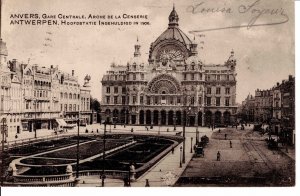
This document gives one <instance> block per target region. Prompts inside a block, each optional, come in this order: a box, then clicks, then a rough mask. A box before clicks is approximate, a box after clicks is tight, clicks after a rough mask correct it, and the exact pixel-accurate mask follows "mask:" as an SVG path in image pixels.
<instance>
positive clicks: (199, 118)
mask: <svg viewBox="0 0 300 196" xmlns="http://www.w3.org/2000/svg"><path fill="white" fill-rule="evenodd" d="M198 126H202V112H198Z"/></svg>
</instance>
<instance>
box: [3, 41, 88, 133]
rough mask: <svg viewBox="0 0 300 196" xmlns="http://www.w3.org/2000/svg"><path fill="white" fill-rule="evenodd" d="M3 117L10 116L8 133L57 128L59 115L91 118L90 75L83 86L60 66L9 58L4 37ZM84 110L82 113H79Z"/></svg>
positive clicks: (68, 119)
mask: <svg viewBox="0 0 300 196" xmlns="http://www.w3.org/2000/svg"><path fill="white" fill-rule="evenodd" d="M0 45H1V51H0V52H1V53H0V60H1V61H0V62H1V64H0V65H1V66H0V82H1V83H0V85H1V89H0V90H1V91H0V95H1V104H0V105H1V108H0V111H1V118H6V120H7V126H8V134H16V133H20V132H21V131H34V130H35V129H57V128H58V126H59V122H62V121H57V119H64V120H65V121H66V122H67V123H68V124H75V123H76V122H77V119H78V118H80V119H81V122H82V123H84V124H89V123H90V122H91V110H90V107H89V105H90V85H89V80H90V77H89V76H87V77H86V78H85V81H84V85H83V86H80V85H79V82H78V78H77V77H76V76H75V75H74V71H72V74H69V73H65V72H62V71H60V70H59V69H58V67H57V66H56V67H54V66H50V67H42V66H38V65H31V64H24V63H19V62H18V61H17V60H15V59H13V60H11V61H8V59H7V57H8V53H7V49H6V44H5V42H3V41H2V40H0ZM79 112H80V117H79Z"/></svg>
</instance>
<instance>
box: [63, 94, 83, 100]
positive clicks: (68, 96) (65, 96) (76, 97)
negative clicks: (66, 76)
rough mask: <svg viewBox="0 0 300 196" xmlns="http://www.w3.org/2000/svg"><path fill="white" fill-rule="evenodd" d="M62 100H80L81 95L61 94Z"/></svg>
mask: <svg viewBox="0 0 300 196" xmlns="http://www.w3.org/2000/svg"><path fill="white" fill-rule="evenodd" d="M60 98H61V99H68V98H69V99H80V94H75V93H74V94H72V93H69V95H68V93H60Z"/></svg>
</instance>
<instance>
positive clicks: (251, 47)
mask: <svg viewBox="0 0 300 196" xmlns="http://www.w3.org/2000/svg"><path fill="white" fill-rule="evenodd" d="M2 1H3V8H2V12H3V13H2V17H1V20H2V25H3V26H2V27H3V28H2V39H3V40H4V41H5V42H6V43H7V47H8V52H9V58H10V59H13V58H15V59H18V61H23V62H28V59H29V58H30V63H37V64H40V65H42V66H50V65H59V67H60V69H62V70H64V71H68V72H71V70H72V69H75V73H76V74H77V75H78V77H79V79H80V81H83V78H84V76H85V75H86V74H89V75H91V77H92V80H91V82H92V95H93V97H96V98H99V99H101V83H100V81H101V78H102V75H103V74H104V73H105V72H106V71H107V70H108V69H109V67H110V65H111V63H112V62H113V61H114V62H116V63H120V64H126V63H127V62H128V61H129V60H130V58H131V57H132V56H133V52H134V48H133V47H134V44H135V42H136V37H137V36H138V37H139V41H140V43H141V45H142V48H141V50H142V55H143V58H144V60H145V61H146V60H147V56H148V51H149V47H150V44H151V42H153V41H155V39H156V38H157V37H158V36H159V35H160V34H161V33H162V32H163V31H164V30H165V29H166V28H167V25H168V16H169V13H170V11H171V10H172V6H173V3H174V4H175V7H176V11H177V13H178V15H179V18H180V19H179V25H180V28H181V30H183V31H184V32H185V33H186V34H187V35H188V36H189V37H190V38H191V39H192V38H193V37H194V35H193V34H192V33H191V32H194V31H203V30H207V29H218V28H224V27H233V26H247V25H248V24H249V22H250V21H251V20H252V19H254V18H255V17H257V16H258V15H259V13H264V14H261V15H260V16H259V17H258V18H257V20H256V21H255V22H254V26H252V27H251V28H245V27H243V28H229V29H220V30H214V31H204V32H201V33H197V34H196V41H197V42H198V43H199V46H203V49H199V55H200V58H201V59H202V61H203V62H205V63H207V64H210V63H214V64H222V63H224V61H226V60H227V58H228V57H229V55H230V51H231V50H232V49H233V50H234V51H235V56H236V58H237V101H238V102H240V103H241V102H242V100H243V99H244V98H245V97H246V96H247V95H248V93H249V92H250V93H254V90H255V89H257V88H259V89H268V88H271V87H272V86H273V85H274V84H275V83H276V82H279V81H282V80H283V79H286V78H288V75H290V74H291V75H294V72H295V63H294V56H295V54H294V4H293V1H292V0H232V1H230V0H185V1H183V0H182V1H180V0H164V1H157V0H143V1H138V0H126V1H122V0H110V1H106V0H64V1H60V0H51V1H50V0H2ZM197 5H198V6H197ZM212 8H214V9H215V10H216V9H217V8H219V10H220V9H222V8H226V10H228V9H229V8H230V13H225V12H223V13H222V12H214V13H211V12H210V11H211V9H212ZM203 9H204V10H203ZM208 9H209V10H210V11H207V10H208ZM201 11H202V12H201ZM271 11H272V12H271ZM34 13H37V14H40V16H41V15H42V14H48V15H57V14H64V15H88V14H93V15H123V14H128V15H148V20H138V21H149V22H150V25H146V26H142V25H137V26H76V25H75V26H56V25H54V26H47V25H44V26H29V25H10V22H11V18H10V16H11V14H34ZM86 21H88V20H86ZM94 21H97V20H94ZM283 22H285V23H283ZM270 23H283V24H278V25H263V26H255V25H257V24H270ZM47 32H51V33H52V34H51V35H49V34H47ZM199 34H204V35H205V37H200V36H197V35H199ZM201 42H204V44H201ZM45 45H48V46H45Z"/></svg>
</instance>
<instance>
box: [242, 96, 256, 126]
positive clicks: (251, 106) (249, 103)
mask: <svg viewBox="0 0 300 196" xmlns="http://www.w3.org/2000/svg"><path fill="white" fill-rule="evenodd" d="M240 112H241V117H242V120H243V121H245V122H254V113H255V97H254V96H253V95H250V94H249V95H248V96H247V98H246V99H245V100H244V101H243V102H242V105H241V111H240Z"/></svg>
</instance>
